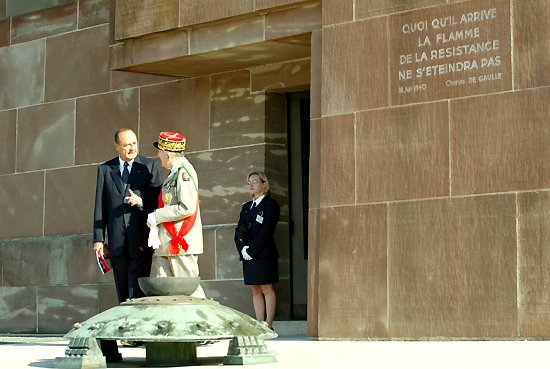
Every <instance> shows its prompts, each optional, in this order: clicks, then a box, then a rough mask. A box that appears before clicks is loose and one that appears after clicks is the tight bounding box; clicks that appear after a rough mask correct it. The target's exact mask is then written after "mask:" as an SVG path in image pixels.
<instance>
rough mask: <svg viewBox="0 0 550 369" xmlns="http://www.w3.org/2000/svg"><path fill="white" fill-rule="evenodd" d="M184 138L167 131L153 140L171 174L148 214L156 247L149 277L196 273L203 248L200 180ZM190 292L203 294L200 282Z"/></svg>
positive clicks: (197, 274)
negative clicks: (155, 204)
mask: <svg viewBox="0 0 550 369" xmlns="http://www.w3.org/2000/svg"><path fill="white" fill-rule="evenodd" d="M185 142H186V139H185V136H184V135H182V134H181V133H178V132H167V131H166V132H161V133H160V134H159V138H158V141H157V142H155V143H154V144H153V145H154V146H155V147H156V148H157V149H158V154H157V156H158V158H159V159H160V162H161V165H162V167H164V168H166V169H168V170H170V174H169V175H168V177H166V179H165V180H164V182H163V184H162V192H161V194H160V196H159V207H158V209H156V210H155V211H154V212H152V213H150V214H149V215H148V217H147V225H148V226H149V227H150V228H151V232H150V237H149V246H151V247H153V248H154V249H155V252H154V254H153V262H152V265H151V277H198V276H199V266H198V255H199V254H202V252H203V239H202V222H201V215H200V207H199V183H198V177H197V172H196V171H195V168H194V167H193V165H192V164H191V163H190V162H189V160H187V158H186V157H185V156H184V152H185ZM155 230H156V231H157V232H155ZM157 236H158V237H157ZM192 296H194V297H202V298H204V297H205V295H204V291H203V289H202V287H201V286H200V285H199V287H198V288H197V290H196V291H195V292H194V293H193V294H192Z"/></svg>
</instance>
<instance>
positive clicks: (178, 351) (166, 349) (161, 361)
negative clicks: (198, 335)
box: [145, 342, 197, 367]
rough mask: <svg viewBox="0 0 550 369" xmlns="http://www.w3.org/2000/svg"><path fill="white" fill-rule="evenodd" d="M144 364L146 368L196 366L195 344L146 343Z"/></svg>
mask: <svg viewBox="0 0 550 369" xmlns="http://www.w3.org/2000/svg"><path fill="white" fill-rule="evenodd" d="M145 347H146V350H147V353H146V358H145V362H146V365H147V366H148V367H150V366H152V367H162V366H184V365H195V364H197V344H196V343H195V342H147V343H146V344H145Z"/></svg>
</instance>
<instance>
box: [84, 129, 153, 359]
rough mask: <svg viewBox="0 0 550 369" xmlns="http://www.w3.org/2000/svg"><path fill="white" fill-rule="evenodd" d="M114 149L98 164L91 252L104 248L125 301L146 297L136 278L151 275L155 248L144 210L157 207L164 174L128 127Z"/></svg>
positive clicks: (115, 355) (111, 356)
mask: <svg viewBox="0 0 550 369" xmlns="http://www.w3.org/2000/svg"><path fill="white" fill-rule="evenodd" d="M115 150H116V151H117V152H118V157H116V158H114V159H111V160H109V161H107V162H105V163H103V164H101V165H99V168H98V171H97V186H96V198H95V210H94V228H93V241H94V251H97V250H99V249H103V248H104V247H105V248H106V249H107V250H104V251H105V254H106V255H107V257H108V258H109V259H110V261H111V265H112V269H113V275H114V279H115V285H116V290H117V294H118V300H119V302H123V301H126V300H127V299H128V298H139V297H143V296H145V294H144V293H143V291H142V290H141V288H140V287H139V285H138V278H140V277H149V273H150V271H151V260H152V254H153V249H151V248H150V247H148V245H147V240H148V237H149V227H147V225H146V222H147V214H149V213H151V212H152V211H154V209H156V208H157V204H158V196H159V192H160V188H161V186H162V174H161V169H160V165H159V163H158V162H157V161H156V160H153V159H148V158H146V157H143V156H141V155H138V144H137V137H136V134H135V133H134V132H133V131H132V130H131V129H129V128H122V129H119V130H118V131H117V132H116V133H115ZM105 230H107V240H108V242H107V245H106V242H105V241H106V238H105ZM102 346H103V344H102ZM111 348H112V347H111ZM115 349H116V347H115ZM104 354H105V356H106V357H107V360H108V361H118V360H121V358H120V354H119V353H118V349H117V350H116V352H112V351H109V352H106V351H105V350H104Z"/></svg>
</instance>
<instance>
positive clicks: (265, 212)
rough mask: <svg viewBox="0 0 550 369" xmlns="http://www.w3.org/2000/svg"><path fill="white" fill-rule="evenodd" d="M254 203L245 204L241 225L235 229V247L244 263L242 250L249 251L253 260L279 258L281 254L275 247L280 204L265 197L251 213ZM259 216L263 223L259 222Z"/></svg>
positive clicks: (241, 215) (242, 210)
mask: <svg viewBox="0 0 550 369" xmlns="http://www.w3.org/2000/svg"><path fill="white" fill-rule="evenodd" d="M251 206H252V201H249V202H247V203H245V204H244V205H243V206H242V208H241V214H240V216H239V223H238V224H237V228H235V245H236V246H237V250H238V251H239V259H240V260H241V261H243V260H244V259H243V256H242V252H241V251H242V249H243V247H244V246H250V247H249V248H248V249H247V253H248V255H250V256H251V257H252V259H267V258H275V259H277V258H279V252H278V251H277V247H276V246H275V238H274V237H273V234H274V233H275V227H276V226H277V222H279V212H280V210H279V204H278V203H277V201H275V200H273V199H272V198H270V197H267V196H265V197H264V198H263V199H262V201H261V202H260V203H259V204H258V206H256V208H255V209H254V210H253V211H250V207H251ZM258 216H260V217H263V221H262V222H261V223H260V222H258V218H257V217H258Z"/></svg>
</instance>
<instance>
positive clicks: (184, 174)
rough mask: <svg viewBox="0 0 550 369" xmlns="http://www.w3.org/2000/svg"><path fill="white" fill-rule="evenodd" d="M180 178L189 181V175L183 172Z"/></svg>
mask: <svg viewBox="0 0 550 369" xmlns="http://www.w3.org/2000/svg"><path fill="white" fill-rule="evenodd" d="M181 178H183V180H184V181H188V180H189V174H187V172H183V173H182V174H181Z"/></svg>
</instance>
